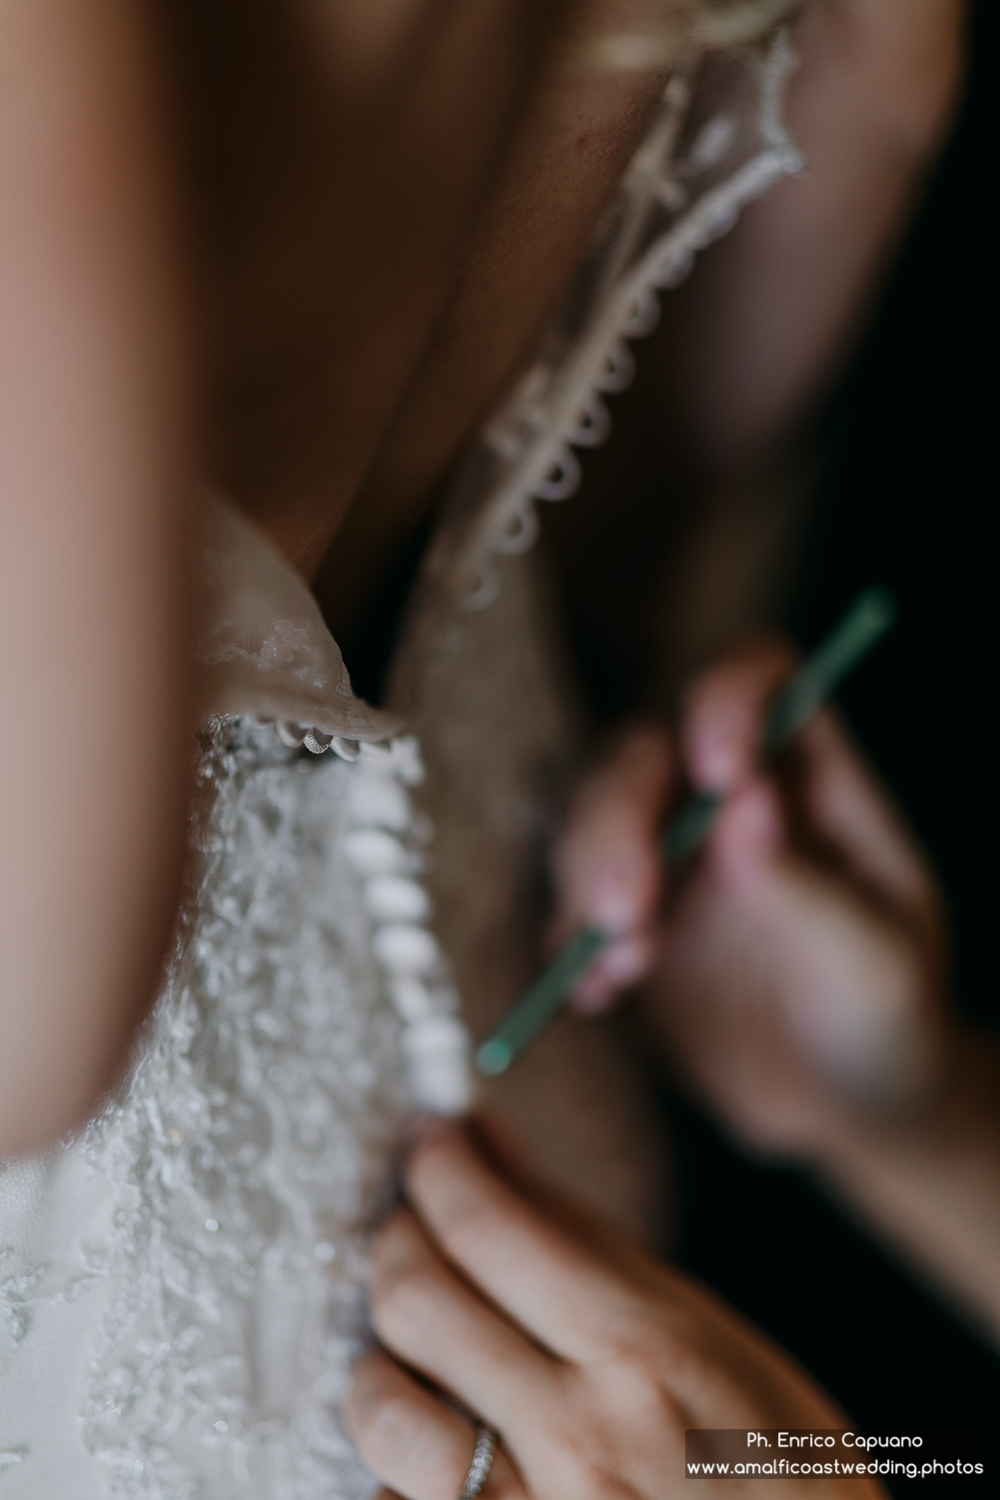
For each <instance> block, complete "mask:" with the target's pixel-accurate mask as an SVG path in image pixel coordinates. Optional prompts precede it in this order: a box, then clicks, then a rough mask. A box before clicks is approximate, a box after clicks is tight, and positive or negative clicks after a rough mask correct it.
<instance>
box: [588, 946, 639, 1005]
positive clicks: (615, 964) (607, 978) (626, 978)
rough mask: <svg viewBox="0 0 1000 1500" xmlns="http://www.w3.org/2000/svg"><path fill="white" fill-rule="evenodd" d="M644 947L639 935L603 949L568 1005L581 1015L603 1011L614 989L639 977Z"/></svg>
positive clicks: (613, 998) (620, 987) (610, 1001)
mask: <svg viewBox="0 0 1000 1500" xmlns="http://www.w3.org/2000/svg"><path fill="white" fill-rule="evenodd" d="M646 956H647V948H646V943H645V942H644V940H643V939H641V938H623V939H619V940H618V941H617V942H615V943H612V944H610V945H609V947H607V948H605V950H604V952H603V953H602V954H601V956H600V958H599V959H598V961H597V963H596V964H595V965H594V968H593V969H592V971H591V972H590V973H589V974H588V975H587V976H586V978H584V979H581V981H580V983H579V984H578V985H577V987H576V989H575V990H574V991H573V995H572V998H571V1002H570V1003H571V1005H572V1008H573V1009H574V1010H575V1011H578V1012H579V1013H581V1014H583V1015H596V1014H597V1013H598V1012H599V1011H602V1010H606V1009H607V1008H608V1007H609V1006H610V1005H611V1004H612V1002H613V1001H614V1000H615V998H616V994H617V991H619V990H622V989H624V988H626V986H628V985H630V984H633V983H634V982H635V981H636V980H637V979H639V978H641V977H642V974H643V973H644V971H645V968H646Z"/></svg>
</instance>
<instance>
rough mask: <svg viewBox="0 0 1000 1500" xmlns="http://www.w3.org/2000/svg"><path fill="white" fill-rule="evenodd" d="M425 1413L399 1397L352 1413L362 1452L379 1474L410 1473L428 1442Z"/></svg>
mask: <svg viewBox="0 0 1000 1500" xmlns="http://www.w3.org/2000/svg"><path fill="white" fill-rule="evenodd" d="M424 1425H425V1424H424V1421H423V1418H422V1414H421V1413H420V1412H419V1411H418V1410H417V1409H416V1407H415V1406H414V1405H413V1403H412V1402H410V1401H408V1400H407V1399H406V1397H405V1396H401V1395H398V1394H393V1395H386V1396H383V1397H378V1398H376V1399H374V1400H370V1401H367V1402H364V1403H363V1404H361V1405H360V1406H358V1407H357V1408H354V1409H352V1412H351V1427H352V1430H353V1433H354V1440H355V1443H356V1444H357V1448H358V1452H359V1453H360V1454H361V1457H362V1458H363V1459H364V1461H365V1463H367V1464H368V1466H369V1467H370V1468H371V1469H373V1470H374V1471H375V1473H376V1474H383V1475H384V1474H386V1473H404V1474H405V1473H406V1471H407V1469H408V1467H409V1465H410V1462H411V1460H412V1458H413V1455H414V1453H415V1452H416V1450H417V1448H418V1447H419V1446H420V1445H421V1443H422V1442H423V1439H424Z"/></svg>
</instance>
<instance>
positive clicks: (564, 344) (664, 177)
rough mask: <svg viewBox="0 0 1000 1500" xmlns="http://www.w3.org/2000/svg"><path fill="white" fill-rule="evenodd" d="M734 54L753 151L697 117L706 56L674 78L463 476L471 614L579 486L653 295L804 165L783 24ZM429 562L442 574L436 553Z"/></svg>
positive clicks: (458, 591)
mask: <svg viewBox="0 0 1000 1500" xmlns="http://www.w3.org/2000/svg"><path fill="white" fill-rule="evenodd" d="M736 57H737V59H738V61H739V64H740V66H741V67H742V68H743V69H744V70H745V72H744V79H743V86H744V87H746V86H749V87H750V88H751V89H752V90H753V93H754V96H755V103H754V105H753V110H754V113H755V118H754V120H753V122H752V130H753V133H754V134H755V136H756V138H757V139H756V149H754V150H752V151H751V152H750V154H749V156H747V155H746V154H745V141H744V139H743V137H745V134H746V128H747V126H746V122H745V121H741V120H740V119H739V118H738V117H737V115H736V114H735V113H734V111H733V110H732V109H731V108H730V107H725V106H724V107H722V108H720V109H718V110H717V111H715V112H714V113H712V114H711V115H710V116H709V117H708V118H705V119H699V118H697V116H696V115H695V114H694V113H693V106H694V105H695V104H696V102H697V98H698V87H699V71H700V69H701V68H703V67H704V66H705V65H706V59H705V57H704V56H701V57H699V58H698V59H696V60H695V61H693V62H692V63H691V64H689V66H688V67H687V68H686V69H683V70H681V71H679V72H677V73H675V74H674V75H673V76H672V78H671V79H670V82H669V83H668V85H667V87H666V89H665V91H664V96H663V103H662V106H661V111H660V116H659V118H658V120H657V121H656V122H655V123H654V126H653V128H652V130H651V131H650V134H649V135H648V136H647V138H646V140H645V141H644V142H643V144H642V146H641V147H640V149H639V151H638V152H637V154H636V156H635V158H634V159H633V162H632V165H631V167H630V169H629V171H628V173H627V174H626V176H625V178H624V180H623V183H622V187H621V190H620V193H619V195H618V198H617V200H616V202H615V203H614V204H613V205H612V208H611V209H610V211H609V213H608V215H607V217H606V221H605V226H604V230H603V232H602V233H599V235H598V238H597V243H596V245H595V246H594V248H593V249H592V252H591V254H590V256H589V257H588V258H587V261H586V262H585V264H584V265H583V267H582V268H581V271H580V273H579V275H578V277H577V281H576V283H575V284H574V286H573V287H572V288H571V291H570V294H569V296H568V297H567V299H566V309H565V310H564V313H563V314H562V315H560V318H557V320H556V322H555V324H554V325H553V327H552V328H551V329H550V330H549V333H548V334H547V335H546V338H545V340H544V341H543V344H542V347H541V349H540V351H539V354H538V357H537V358H536V360H535V361H534V362H533V364H532V365H531V367H530V368H529V369H528V371H527V372H526V373H525V374H524V375H523V376H522V377H521V379H520V380H519V381H518V384H517V386H516V388H515V390H514V392H513V394H512V395H511V396H510V398H509V399H508V400H507V401H506V402H505V403H504V405H503V406H502V407H501V408H500V410H499V411H498V412H497V413H496V414H495V415H494V416H493V418H492V419H491V420H490V421H489V422H488V424H487V426H486V427H485V429H484V431H483V433H482V437H481V443H480V448H479V451H478V452H477V453H476V454H474V455H473V458H472V460H471V461H470V464H469V465H468V468H467V471H466V473H465V474H464V475H463V476H460V478H459V481H458V483H457V485H456V490H455V495H454V500H453V505H452V510H453V517H452V522H451V533H452V534H451V536H450V538H449V539H448V540H449V542H450V543H451V548H452V549H453V557H454V558H456V559H457V561H453V562H452V563H451V564H450V565H448V564H446V565H445V567H444V573H445V576H446V577H447V578H448V583H447V585H446V587H447V588H449V589H451V590H453V591H454V594H455V595H457V597H458V598H459V599H460V601H461V603H462V605H463V606H464V608H466V609H469V610H478V609H486V608H487V607H488V606H489V605H490V603H491V602H492V601H493V599H494V598H495V597H496V592H497V589H498V587H499V574H498V571H497V567H496V559H497V558H498V557H502V556H504V555H511V554H517V553H521V552H525V551H527V550H528V549H529V548H530V547H531V546H532V545H533V543H534V541H535V539H536V537H537V534H538V518H537V515H536V513H535V506H536V503H537V502H538V501H540V500H549V501H554V500H564V499H566V498H567V497H568V496H569V495H571V494H572V493H573V492H574V491H575V490H576V488H577V487H578V485H579V483H580V478H581V470H580V461H579V459H578V458H577V455H576V453H575V451H574V450H575V449H577V448H592V447H596V446H598V445H599V444H600V443H602V442H604V440H605V438H606V437H607V435H608V433H609V432H610V429H611V416H610V413H609V411H608V408H607V406H606V404H605V402H604V399H603V398H604V396H605V395H606V394H609V393H611V392H617V391H622V390H624V389H625V388H626V387H627V386H628V385H629V384H630V383H631V381H632V379H633V376H634V373H635V365H634V361H633V358H632V354H631V351H630V349H629V347H628V345H629V341H630V340H632V339H639V338H645V337H646V336H647V335H648V334H650V333H651V332H652V331H653V329H654V328H655V327H656V324H657V321H658V318H659V293H660V292H662V291H664V290H666V289H667V288H669V287H673V286H677V285H678V284H679V283H680V282H681V281H683V280H684V278H685V277H686V276H687V275H688V273H689V271H690V270H691V268H692V265H693V263H694V259H695V255H696V253H697V252H698V251H699V250H701V249H703V248H704V247H705V246H706V245H708V244H710V243H711V242H712V241H713V240H715V239H718V238H719V237H720V236H721V235H723V234H725V232H726V231H727V230H728V229H730V228H731V227H732V225H733V223H734V222H735V220H736V218H737V217H738V215H739V212H740V210H741V209H742V208H743V207H745V206H746V204H748V203H750V202H752V201H753V200H754V199H755V198H758V197H760V196H761V195H762V194H763V193H764V192H766V190H767V189H768V188H769V187H770V186H771V185H772V184H773V183H775V182H776V181H778V180H779V179H780V178H781V177H783V176H785V175H786V174H790V173H796V172H799V171H801V170H802V166H803V159H802V156H801V154H800V153H799V151H798V149H797V147H796V146H795V143H794V141H793V140H792V138H791V136H790V135H789V134H788V132H787V130H786V129H785V126H784V124H783V120H782V105H783V97H784V87H785V81H786V79H787V76H788V74H789V72H790V71H791V69H792V68H793V67H794V65H795V57H794V53H793V51H792V48H791V45H790V42H789V38H788V32H787V28H785V27H781V28H779V30H778V31H777V32H776V34H775V35H774V37H773V39H772V41H771V42H770V44H769V46H768V47H767V49H766V51H765V52H764V53H763V55H762V54H761V52H760V50H759V49H757V48H744V49H741V51H740V52H739V53H738V54H736ZM709 65H710V66H711V65H715V66H717V65H718V64H717V63H716V62H714V61H713V60H711V59H710V60H709ZM741 151H742V152H743V153H744V154H743V159H740V158H741ZM734 161H735V162H736V163H737V164H735V165H734ZM657 225H660V226H663V225H665V227H660V228H657ZM581 304H583V305H584V306H585V312H584V314H583V316H582V317H581V315H580V313H579V311H578V309H579V307H580V305H581ZM484 470H485V471H486V474H487V475H488V478H487V479H486V481H485V485H484V477H483V476H484ZM484 488H485V498H484ZM473 495H475V496H476V499H475V502H474V500H473ZM434 571H435V572H436V573H437V574H439V575H440V574H441V572H442V559H441V557H440V556H439V557H438V559H437V560H436V563H435V567H434Z"/></svg>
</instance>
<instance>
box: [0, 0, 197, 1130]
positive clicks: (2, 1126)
mask: <svg viewBox="0 0 1000 1500" xmlns="http://www.w3.org/2000/svg"><path fill="white" fill-rule="evenodd" d="M139 22H140V16H139V13H138V11H137V8H136V6H134V5H132V4H129V3H128V0H94V3H91V4H88V5H85V6H74V5H69V6H67V5H64V4H61V3H58V0H3V3H2V4H0V99H2V100H3V104H2V107H0V499H2V514H3V542H2V548H0V639H2V641H3V656H2V666H0V703H2V710H3V725H4V732H3V736H2V740H0V934H2V935H0V952H2V955H3V958H2V963H3V970H2V988H0V1154H5V1153H8V1152H11V1151H17V1150H23V1149H26V1148H29V1147H31V1146H34V1145H37V1144H39V1143H40V1142H42V1141H44V1140H46V1139H48V1138H51V1137H52V1136H54V1135H56V1134H57V1133H59V1132H62V1131H64V1130H66V1129H67V1128H69V1127H70V1126H72V1125H73V1124H75V1123H77V1122H78V1121H79V1120H81V1119H82V1118H83V1117H84V1116H85V1115H86V1113H87V1111H88V1110H89V1109H90V1108H92V1106H93V1104H94V1102H95V1101H96V1098H97V1097H98V1095H99V1093H100V1091H101V1090H102V1089H103V1088H104V1087H106V1086H107V1085H108V1083H109V1082H110V1081H111V1078H112V1076H113V1072H114V1069H115V1068H116V1066H118V1064H119V1062H120V1059H121V1056H122V1054H123V1050H124V1047H125V1045H126V1043H127V1039H128V1037H129V1035H130V1034H131V1030H132V1028H133V1026H134V1024H135V1022H136V1020H137V1018H138V1015H139V1014H140V1013H141V1008H142V1005H143V1003H144V1000H145V998H146V997H147V996H148V995H149V993H150V991H151V988H152V986H153V983H154V981H155V977H156V973H157V970H158V967H159V964H160V962H161V960H162V954H163V947H164V944H165V942H166V937H167V933H168V931H169V923H170V920H171V917H172V913H173V905H174V901H175V896H176V884H177V878H178V869H179V861H180V852H181V846H182V838H183V825H184V783H185V767H186V763H187V758H188V740H189V717H190V716H189V712H188V686H187V681H186V670H187V669H186V666H185V662H186V659H187V650H186V644H187V643H186V635H187V630H188V620H187V614H188V611H187V593H188V581H187V550H188V516H187V509H186V505H185V502H184V489H185V482H186V481H185V480H184V478H183V477H182V476H183V475H184V474H185V473H186V472H187V470H188V454H187V453H186V451H185V449H186V443H185V439H184V433H183V428H184V425H185V418H184V412H183V398H182V356H181V350H180V344H179V340H178V335H177V330H178V327H179V308H178V298H177V294H176V288H175V285H174V278H173V273H172V271H171V269H170V267H169V266H168V265H167V264H166V263H165V250H164V246H165V244H167V243H169V242H170V237H169V236H168V235H167V234H166V233H165V228H166V226H165V206H164V202H165V194H164V190H163V174H162V171H161V168H160V164H159V162H158V160H157V145H156V128H155V125H154V122H153V121H152V119H151V118H150V103H149V100H150V96H151V94H152V93H153V92H154V91H153V90H152V89H151V87H150V79H149V76H148V69H147V61H148V59H147V56H146V46H145V39H144V38H143V36H142V35H141V29H140V24H139Z"/></svg>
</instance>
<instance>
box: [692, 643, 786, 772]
mask: <svg viewBox="0 0 1000 1500" xmlns="http://www.w3.org/2000/svg"><path fill="white" fill-rule="evenodd" d="M794 667H795V654H794V652H793V651H792V650H791V648H790V647H789V646H788V645H787V644H786V643H785V642H783V641H780V640H776V639H768V638H762V639H760V640H755V641H751V642H749V643H748V644H747V645H746V646H745V647H744V648H742V649H741V650H740V651H738V652H736V653H735V654H734V655H733V656H731V657H729V658H728V659H727V660H726V661H724V662H721V663H720V664H719V665H718V666H716V667H713V668H712V669H711V670H710V671H708V672H706V673H705V674H704V676H702V677H700V678H699V679H698V680H697V682H696V683H695V684H694V686H693V687H692V688H691V689H690V690H689V692H688V695H687V699H686V702H685V705H684V713H683V720H682V732H681V746H682V751H683V756H684V763H685V766H686V768H687V772H688V774H689V776H690V777H691V780H692V782H693V783H694V785H695V786H696V787H698V788H699V789H704V790H706V791H713V792H721V793H729V792H732V791H733V790H734V789H735V788H736V787H738V786H739V785H740V784H741V783H742V782H743V781H745V780H746V779H747V777H749V776H750V775H751V774H752V773H753V770H754V766H755V764H756V758H757V749H758V746H759V743H760V736H761V730H762V725H763V720H764V714H765V712H766V709H767V707H768V705H769V703H770V702H771V700H772V699H773V697H774V695H775V693H776V692H777V691H778V689H779V688H781V687H782V686H783V685H784V684H785V683H786V682H787V681H788V678H789V676H790V674H791V672H792V671H793V670H794Z"/></svg>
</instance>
